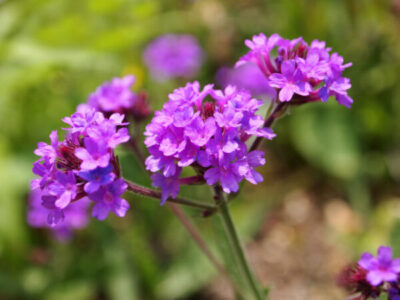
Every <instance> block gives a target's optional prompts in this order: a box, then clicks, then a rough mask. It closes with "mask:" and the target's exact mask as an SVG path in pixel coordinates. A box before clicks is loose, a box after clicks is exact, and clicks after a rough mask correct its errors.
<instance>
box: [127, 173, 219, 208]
mask: <svg viewBox="0 0 400 300" xmlns="http://www.w3.org/2000/svg"><path fill="white" fill-rule="evenodd" d="M124 180H125V182H126V184H127V185H128V191H131V192H133V193H135V194H139V195H142V196H146V197H149V198H153V199H157V200H160V199H161V192H159V191H155V190H152V189H149V188H147V187H144V186H140V185H138V184H136V183H133V182H130V181H129V180H126V179H124ZM167 202H175V203H178V204H183V205H186V206H191V207H194V208H200V209H204V210H205V211H206V212H207V213H214V212H215V210H216V207H215V205H212V204H208V203H203V202H198V201H194V200H190V199H186V198H182V197H175V198H168V199H167Z"/></svg>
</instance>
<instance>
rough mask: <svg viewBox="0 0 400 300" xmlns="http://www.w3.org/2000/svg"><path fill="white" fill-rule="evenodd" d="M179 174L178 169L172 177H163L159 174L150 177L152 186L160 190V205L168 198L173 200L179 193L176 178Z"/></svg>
mask: <svg viewBox="0 0 400 300" xmlns="http://www.w3.org/2000/svg"><path fill="white" fill-rule="evenodd" d="M180 173H181V172H180V169H179V170H178V171H177V172H175V174H174V175H172V176H170V177H165V176H164V175H162V174H160V173H156V174H154V175H152V176H151V179H152V180H153V186H154V187H158V188H160V189H161V205H163V204H164V203H165V201H167V199H168V198H169V196H171V197H172V198H175V197H176V196H177V195H178V192H179V181H178V177H179V174H180Z"/></svg>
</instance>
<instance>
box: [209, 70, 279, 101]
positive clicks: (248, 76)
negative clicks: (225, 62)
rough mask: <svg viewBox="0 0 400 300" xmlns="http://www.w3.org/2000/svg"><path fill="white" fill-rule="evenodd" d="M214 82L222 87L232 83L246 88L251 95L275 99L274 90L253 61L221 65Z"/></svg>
mask: <svg viewBox="0 0 400 300" xmlns="http://www.w3.org/2000/svg"><path fill="white" fill-rule="evenodd" d="M216 82H217V84H219V85H220V86H222V87H224V88H225V87H226V86H228V85H234V86H236V87H238V88H241V89H246V90H247V91H249V92H250V93H251V94H252V95H260V96H261V95H265V96H267V97H268V98H271V99H275V94H276V91H275V89H274V88H272V87H270V86H269V84H268V81H267V79H266V78H265V76H264V74H263V73H262V72H261V71H260V69H259V68H258V67H257V65H255V64H253V63H247V64H243V65H241V66H239V67H237V68H228V67H223V68H221V69H219V70H218V72H217V74H216Z"/></svg>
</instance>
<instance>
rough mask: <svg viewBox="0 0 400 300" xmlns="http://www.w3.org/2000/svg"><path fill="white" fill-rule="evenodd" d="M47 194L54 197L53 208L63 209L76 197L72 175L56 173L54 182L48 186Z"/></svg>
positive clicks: (74, 181)
mask: <svg viewBox="0 0 400 300" xmlns="http://www.w3.org/2000/svg"><path fill="white" fill-rule="evenodd" d="M48 193H49V194H50V195H52V196H56V199H55V201H54V206H55V207H56V208H59V209H64V208H65V207H67V206H68V204H70V202H71V201H72V200H73V199H74V198H75V197H76V194H77V187H76V179H75V176H74V173H72V172H68V173H63V172H57V174H56V181H55V182H53V183H51V184H50V185H49V186H48Z"/></svg>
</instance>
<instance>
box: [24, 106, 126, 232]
mask: <svg viewBox="0 0 400 300" xmlns="http://www.w3.org/2000/svg"><path fill="white" fill-rule="evenodd" d="M123 120H124V115H122V114H119V113H114V114H112V115H110V116H109V117H105V116H104V114H103V113H102V112H98V111H96V110H94V109H93V108H92V107H90V106H87V105H80V106H79V107H78V110H77V111H76V112H75V113H74V114H73V115H72V116H70V117H66V118H64V119H63V121H64V122H65V123H67V124H68V125H70V127H69V128H64V130H65V131H66V134H65V140H64V141H61V142H60V141H58V138H57V132H56V131H54V132H52V133H51V135H50V140H51V145H47V144H45V143H39V144H38V149H36V150H35V154H36V155H38V156H40V157H41V158H40V159H39V160H38V161H36V162H35V163H34V164H33V170H32V171H33V173H34V174H36V175H38V176H39V177H40V178H36V179H34V180H32V182H31V188H32V190H34V191H35V193H38V194H39V195H40V196H39V197H40V198H41V199H42V202H41V205H42V206H43V207H44V208H45V210H44V211H46V212H47V222H48V224H49V225H50V226H52V227H56V226H58V224H59V223H60V222H62V221H63V220H64V218H65V214H66V211H67V210H68V209H69V207H70V206H71V205H72V203H75V202H80V201H81V200H82V199H84V198H85V197H86V196H90V198H91V199H92V198H93V197H95V196H93V195H95V194H96V195H99V194H101V193H103V194H104V195H103V198H104V199H108V198H109V196H108V195H109V194H112V195H114V196H115V197H114V198H115V199H114V202H115V203H114V204H113V205H110V207H111V208H110V209H112V210H113V211H114V212H115V213H116V214H118V215H123V214H125V213H124V210H125V211H126V209H127V208H128V206H127V205H126V203H125V202H126V201H125V200H123V201H122V200H121V199H117V195H118V189H117V187H119V188H120V190H121V189H124V184H125V183H123V184H121V182H119V179H118V177H119V176H120V174H119V168H118V162H117V160H116V158H115V156H114V153H113V150H114V148H115V147H116V146H117V145H119V144H121V143H124V142H126V141H128V140H129V134H128V130H127V128H126V127H125V126H126V125H128V123H126V122H124V121H123ZM114 170H118V172H114ZM116 182H117V183H116ZM114 183H115V184H114ZM125 189H126V188H125ZM95 198H96V197H95ZM96 200H98V202H99V203H97V206H96V210H95V214H96V215H99V216H100V212H101V211H100V210H99V208H100V207H102V206H104V205H105V204H104V201H99V196H98V197H97V198H96ZM105 203H108V202H107V201H105ZM118 205H119V207H118ZM101 216H104V210H103V214H102V215H101Z"/></svg>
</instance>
